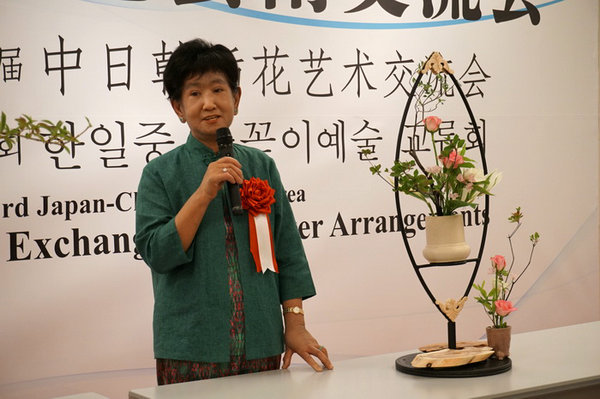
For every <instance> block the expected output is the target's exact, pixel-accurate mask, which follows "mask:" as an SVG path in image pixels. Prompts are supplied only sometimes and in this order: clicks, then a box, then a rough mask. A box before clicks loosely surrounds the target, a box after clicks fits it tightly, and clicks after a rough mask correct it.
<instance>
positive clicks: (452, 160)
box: [442, 150, 465, 169]
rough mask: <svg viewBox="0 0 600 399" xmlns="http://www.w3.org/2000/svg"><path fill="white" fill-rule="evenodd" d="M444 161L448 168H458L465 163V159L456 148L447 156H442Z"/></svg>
mask: <svg viewBox="0 0 600 399" xmlns="http://www.w3.org/2000/svg"><path fill="white" fill-rule="evenodd" d="M442 163H443V164H444V166H445V167H446V168H447V169H456V168H458V167H459V166H460V165H462V164H463V163H465V160H464V158H463V157H462V155H460V154H459V153H458V152H457V151H456V150H452V151H450V154H448V156H447V157H443V158H442Z"/></svg>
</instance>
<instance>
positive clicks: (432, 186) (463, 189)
mask: <svg viewBox="0 0 600 399" xmlns="http://www.w3.org/2000/svg"><path fill="white" fill-rule="evenodd" d="M441 123H442V120H441V119H440V118H439V117H437V116H428V117H426V118H424V119H423V124H424V126H425V130H426V131H427V132H429V133H430V134H431V141H432V144H433V151H434V159H435V164H434V165H428V166H424V165H423V164H422V163H421V161H420V160H419V158H418V156H417V153H416V151H415V150H414V149H411V150H409V151H408V153H409V155H410V156H411V157H412V158H413V159H412V160H410V161H403V162H401V161H395V162H394V165H393V166H392V167H391V169H387V168H386V169H385V170H384V172H385V173H389V175H390V177H392V178H394V181H395V182H396V181H397V183H396V184H392V183H390V182H389V181H388V180H387V179H385V178H384V177H383V176H382V175H381V173H382V171H381V165H371V167H370V170H371V173H373V174H377V175H379V176H380V177H382V178H383V179H384V180H385V181H386V182H387V183H388V184H390V185H391V186H392V188H393V189H394V190H396V191H401V192H403V193H404V194H407V195H409V196H412V197H414V198H417V199H419V200H421V201H424V202H425V204H426V205H427V207H428V208H429V213H430V215H432V216H445V215H452V214H454V213H455V211H456V209H458V208H461V207H465V206H470V207H472V208H476V207H477V206H478V204H477V203H476V202H475V200H476V199H477V198H478V197H480V196H482V195H486V194H487V195H491V193H490V191H491V189H492V188H493V187H494V186H495V185H496V184H497V183H498V182H499V181H500V179H501V177H502V175H501V173H499V172H496V171H494V172H492V173H489V174H487V175H484V173H483V171H482V170H481V169H477V168H475V165H474V161H473V160H472V159H469V158H467V157H466V156H465V153H466V145H465V141H464V140H462V139H461V138H460V137H459V136H458V135H456V134H455V135H452V136H450V137H448V138H446V139H445V140H444V145H443V148H442V150H441V152H440V154H438V153H437V152H438V150H437V146H436V143H435V133H436V132H438V131H439V129H440V125H441Z"/></svg>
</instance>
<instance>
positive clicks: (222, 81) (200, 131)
mask: <svg viewBox="0 0 600 399" xmlns="http://www.w3.org/2000/svg"><path fill="white" fill-rule="evenodd" d="M240 96H241V90H240V88H238V90H237V91H236V93H233V92H232V90H231V88H230V87H229V84H227V79H226V78H225V75H224V74H223V73H222V72H207V73H205V74H203V75H200V76H195V77H192V78H189V79H188V80H186V81H185V83H184V85H183V91H182V94H181V100H179V101H177V100H171V105H172V106H173V109H174V110H175V113H177V116H179V118H180V119H182V120H183V121H184V122H187V124H188V126H189V127H190V131H191V133H192V135H193V136H194V137H195V138H196V139H197V140H199V141H200V142H202V143H203V144H205V145H206V146H208V147H209V148H212V149H213V150H214V151H216V150H217V142H216V137H217V129H219V128H221V127H229V126H230V125H231V122H232V121H233V117H234V115H235V114H237V107H238V105H239V103H240Z"/></svg>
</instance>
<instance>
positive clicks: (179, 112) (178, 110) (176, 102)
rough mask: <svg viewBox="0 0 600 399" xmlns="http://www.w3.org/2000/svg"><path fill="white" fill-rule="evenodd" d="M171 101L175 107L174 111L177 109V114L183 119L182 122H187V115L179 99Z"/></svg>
mask: <svg viewBox="0 0 600 399" xmlns="http://www.w3.org/2000/svg"><path fill="white" fill-rule="evenodd" d="M170 101H171V107H172V108H173V111H175V113H176V114H177V116H178V117H179V120H180V121H181V123H185V116H184V113H183V109H182V107H181V103H180V102H179V101H177V100H170Z"/></svg>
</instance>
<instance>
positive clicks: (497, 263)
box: [490, 255, 506, 271]
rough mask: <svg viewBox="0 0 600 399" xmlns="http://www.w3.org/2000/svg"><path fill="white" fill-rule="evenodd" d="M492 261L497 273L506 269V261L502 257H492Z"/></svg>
mask: <svg viewBox="0 0 600 399" xmlns="http://www.w3.org/2000/svg"><path fill="white" fill-rule="evenodd" d="M490 260H491V261H492V267H493V268H494V269H496V270H497V271H502V270H503V269H504V268H505V267H506V259H504V256H502V255H496V256H492V257H491V258H490Z"/></svg>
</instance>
